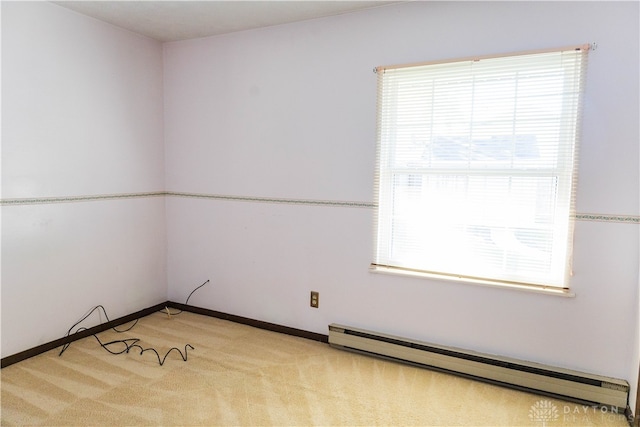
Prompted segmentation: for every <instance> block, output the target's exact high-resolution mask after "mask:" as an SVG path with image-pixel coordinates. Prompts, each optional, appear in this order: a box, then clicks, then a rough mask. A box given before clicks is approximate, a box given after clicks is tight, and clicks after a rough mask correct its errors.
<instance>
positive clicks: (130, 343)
mask: <svg viewBox="0 0 640 427" xmlns="http://www.w3.org/2000/svg"><path fill="white" fill-rule="evenodd" d="M208 282H209V280H207V281H206V282H204V283H203V284H202V285H200V286H198V287H197V288H195V289H194V290H193V291H191V293H190V294H189V297H187V302H189V298H191V295H193V293H194V292H195V291H197V290H198V289H200V288H201V287H203V286H204V285H206V284H207V283H208ZM96 310H102V313H103V314H104V317H105V318H106V319H107V322H110V320H109V316H108V315H107V310H106V309H105V308H104V307H103V306H102V305H97V306H95V307H94V308H92V309H91V310H90V311H89V312H88V313H87V314H85V315H84V316H83V317H82V318H81V319H80V320H78V321H77V322H76V323H74V324H73V325H72V326H71V327H70V328H69V330H68V331H67V334H66V335H65V336H64V337H65V338H67V337H69V336H70V335H71V332H72V331H73V329H74V328H75V327H77V326H78V325H79V324H80V323H82V322H83V321H84V320H86V319H87V318H88V317H89V316H91V315H92V314H93V313H94V312H95V311H96ZM167 313H168V314H170V315H171V314H180V313H182V310H180V311H179V312H178V313H170V312H169V309H168V308H167ZM138 320H140V319H136V320H135V322H133V324H132V325H131V326H129V327H128V328H127V329H123V330H119V329H116V328H115V327H113V328H111V329H113V330H114V331H115V332H118V333H122V332H128V331H130V330H131V329H132V328H133V327H134V326H135V325H137V324H138ZM86 330H87V328H85V327H80V328H78V329H76V331H75V332H73V333H74V334H77V333H78V332H81V331H86ZM92 335H93V337H94V338H95V339H96V340H97V341H98V343H99V344H100V347H102V348H103V349H105V350H107V351H108V352H109V353H111V354H123V353H129V351H130V350H131V349H133V348H136V349H140V355H141V356H142V354H143V353H145V352H147V351H150V352H153V353H154V354H155V355H156V357H157V359H158V363H159V364H160V366H162V365H164V362H165V361H166V360H167V356H169V354H170V353H171V352H172V351H177V352H178V353H179V354H180V357H181V358H182V360H183V361H185V362H186V361H187V349H189V348H190V349H191V350H194V347H193V346H192V345H191V344H186V345H185V346H184V353H183V352H182V351H181V350H180V349H179V348H177V347H172V348H170V349H169V350H168V351H167V352H166V353H165V355H164V357H160V353H158V351H157V350H156V349H155V348H152V347H149V348H144V347H142V346H141V345H139V344H138V343H139V342H140V338H125V339H123V340H114V341H109V342H107V343H104V342H102V341H101V340H100V338H99V337H98V335H97V334H92ZM70 345H71V342H68V343H66V344H64V345H63V346H62V349H61V350H60V353H59V354H58V356H62V353H64V352H65V351H66V350H67V348H69V346H70ZM114 345H124V348H122V349H121V350H119V351H115V350H111V348H110V347H113V346H114Z"/></svg>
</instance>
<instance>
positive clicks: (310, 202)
mask: <svg viewBox="0 0 640 427" xmlns="http://www.w3.org/2000/svg"><path fill="white" fill-rule="evenodd" d="M166 194H167V196H176V197H188V198H197V199H212V200H228V201H234V202H259V203H281V204H286V205H310V206H331V207H348V208H375V206H376V205H375V203H372V202H357V201H342V200H313V199H289V198H278V197H255V196H234V195H222V194H202V193H184V192H176V191H168V192H167V193H166Z"/></svg>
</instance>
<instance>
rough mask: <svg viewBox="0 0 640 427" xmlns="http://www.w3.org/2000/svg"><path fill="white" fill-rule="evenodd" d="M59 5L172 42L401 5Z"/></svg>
mask: <svg viewBox="0 0 640 427" xmlns="http://www.w3.org/2000/svg"><path fill="white" fill-rule="evenodd" d="M53 3H55V4H57V5H60V6H62V7H65V8H68V9H71V10H75V11H76V12H79V13H82V14H84V15H88V16H91V17H94V18H96V19H99V20H101V21H105V22H108V23H110V24H113V25H115V26H118V27H121V28H125V29H127V30H131V31H134V32H136V33H139V34H143V35H145V36H148V37H151V38H153V39H156V40H159V41H162V42H166V41H176V40H186V39H193V38H199V37H207V36H213V35H219V34H225V33H231V32H234V31H243V30H249V29H254V28H260V27H268V26H272V25H279V24H285V23H290V22H296V21H303V20H307V19H314V18H322V17H326V16H332V15H339V14H342V13H348V12H353V11H356V10H362V9H369V8H373V7H380V6H384V5H387V4H390V3H398V1H397V0H396V1H382V0H374V1H363V0H355V1H336V0H323V1H316V0H300V1H292V0H289V1H287V0H284V1H282V0H280V1H272V0H261V1H260V0H259V1H248V0H226V1H224V0H209V1H194V0H180V1H164V0H161V1H154V0H138V1H114V0H111V1H54V2H53Z"/></svg>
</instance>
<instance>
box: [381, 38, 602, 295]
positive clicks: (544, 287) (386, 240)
mask: <svg viewBox="0 0 640 427" xmlns="http://www.w3.org/2000/svg"><path fill="white" fill-rule="evenodd" d="M589 48H590V45H588V44H584V45H577V46H569V47H565V48H558V49H547V50H535V51H524V52H514V53H509V54H501V55H486V56H481V57H471V58H462V59H453V60H443V61H428V62H421V63H414V64H404V65H393V66H384V67H376V68H375V69H374V71H375V72H376V73H377V74H378V119H377V120H378V123H377V158H376V172H375V184H374V187H375V195H374V196H375V200H376V202H377V203H376V210H375V217H374V226H375V228H374V247H373V252H374V253H373V256H374V258H373V259H374V261H373V262H372V263H371V271H372V272H382V273H392V274H403V275H410V276H418V277H429V278H437V279H445V280H455V281H462V282H468V283H476V284H481V285H490V286H501V287H510V288H516V289H526V290H533V291H539V292H545V293H552V294H558V295H568V296H572V295H573V293H571V292H570V290H569V277H570V275H571V274H572V271H571V269H572V265H571V264H572V242H573V231H574V221H575V189H576V183H577V163H578V162H577V158H578V145H579V144H578V142H579V133H580V118H581V114H580V113H581V105H582V94H583V93H584V80H585V74H586V63H587V55H586V54H587V52H588V51H589ZM563 52H567V53H572V52H575V53H577V52H579V54H580V55H581V56H580V60H579V61H578V62H579V63H580V66H579V68H580V70H579V71H577V72H576V75H577V80H575V81H572V84H573V85H577V87H578V89H577V92H578V93H577V95H576V100H574V101H575V104H573V105H572V107H571V108H572V109H573V110H572V114H573V116H572V117H571V123H569V126H570V127H571V128H572V132H573V136H572V137H571V143H572V144H573V148H572V149H571V152H570V153H569V154H570V157H571V158H568V159H562V162H566V165H565V167H566V168H568V169H570V172H568V173H569V179H568V180H567V179H563V180H560V181H559V184H560V186H561V188H560V189H559V190H560V191H561V192H563V193H564V198H565V200H567V201H568V203H565V205H564V207H562V211H561V212H556V215H555V216H556V217H557V218H560V220H561V221H564V232H565V234H566V239H565V240H566V253H565V254H564V259H563V260H562V261H560V264H562V269H563V270H564V273H563V274H564V277H563V279H562V282H561V284H560V285H558V284H557V283H556V284H547V283H541V282H540V281H539V280H537V281H535V280H534V281H527V280H513V279H505V278H504V277H499V276H493V277H483V276H476V275H469V274H462V273H460V272H456V271H453V270H449V271H447V270H444V271H432V270H425V269H422V268H415V267H413V266H412V265H399V264H397V263H389V262H387V261H388V258H386V257H384V256H383V257H381V256H380V253H381V251H385V250H387V251H388V250H389V246H390V245H391V244H392V243H391V242H392V241H393V237H392V236H391V233H393V232H392V231H391V229H392V227H391V226H386V227H384V226H382V223H383V222H384V221H390V220H391V219H392V218H393V214H390V213H389V212H388V210H389V209H392V207H391V205H392V203H389V202H388V201H385V197H384V196H383V193H384V192H389V193H393V190H391V189H389V188H387V187H389V186H393V179H392V178H390V177H389V175H390V174H391V173H392V170H393V168H391V167H386V166H385V165H384V164H383V163H384V162H386V161H388V159H387V158H385V154H383V153H382V151H383V150H382V148H381V147H382V145H383V140H384V138H385V136H384V135H383V133H384V132H385V131H387V129H386V127H385V126H383V125H381V121H382V119H381V115H382V111H383V109H384V108H385V106H384V103H385V102H386V101H387V100H386V99H384V98H383V93H382V83H383V77H384V73H385V72H387V71H388V70H398V69H400V70H402V69H407V68H415V67H428V66H431V65H440V64H452V65H455V64H458V63H468V62H479V61H484V60H492V59H502V58H511V57H524V56H527V55H539V54H546V53H553V54H556V53H560V54H561V53H563ZM516 59H517V58H516ZM396 96H397V93H396ZM563 102H564V101H563ZM563 108H566V106H564V107H563ZM514 121H515V119H514ZM563 126H564V124H563ZM481 169H482V170H479V171H476V172H477V173H478V175H479V176H487V173H486V172H487V168H481ZM466 170H467V173H466V174H465V175H466V176H467V178H468V177H469V176H471V174H470V173H469V171H470V169H466ZM455 171H456V169H455V168H453V172H454V173H455ZM460 171H462V169H460ZM405 172H406V173H407V176H408V177H410V176H411V175H410V173H412V172H416V173H415V175H420V176H422V177H424V176H425V175H429V174H432V175H434V176H435V175H437V174H438V170H437V169H435V168H426V169H425V168H421V169H419V170H417V171H416V170H413V169H407V170H406V171H405ZM483 173H484V174H483ZM514 173H515V174H517V173H522V174H523V176H543V177H544V176H548V175H549V174H550V172H549V171H544V170H537V171H536V170H534V171H532V170H525V169H523V170H522V171H518V169H517V168H513V169H506V170H505V173H503V174H502V175H501V176H509V175H513V174H514ZM497 175H498V176H500V174H497ZM407 179H409V178H407ZM422 179H424V178H422ZM392 198H393V196H392ZM556 221H558V219H556ZM555 241H556V244H557V242H558V241H559V239H555ZM381 242H382V245H383V246H384V245H386V246H385V247H384V248H383V249H381ZM563 244H564V243H563ZM556 252H558V251H557V250H556ZM554 253H555V252H554ZM381 260H383V261H384V262H381ZM556 268H558V266H556Z"/></svg>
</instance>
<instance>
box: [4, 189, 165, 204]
mask: <svg viewBox="0 0 640 427" xmlns="http://www.w3.org/2000/svg"><path fill="white" fill-rule="evenodd" d="M166 195H167V193H166V192H165V191H151V192H146V193H120V194H95V195H89V196H58V197H27V198H15V199H0V206H12V205H13V206H23V205H47V204H52V203H71V202H95V201H99V200H117V199H135V198H140V197H161V196H162V197H163V196H166Z"/></svg>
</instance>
